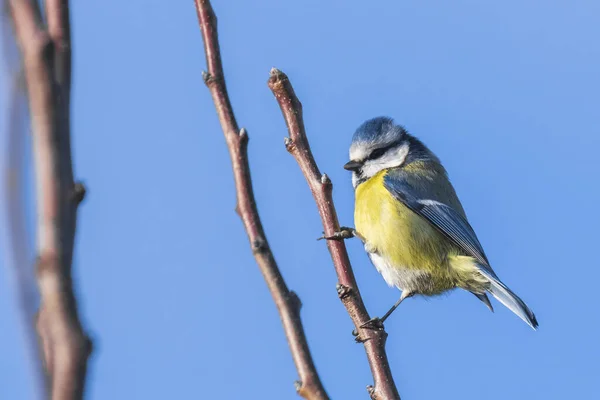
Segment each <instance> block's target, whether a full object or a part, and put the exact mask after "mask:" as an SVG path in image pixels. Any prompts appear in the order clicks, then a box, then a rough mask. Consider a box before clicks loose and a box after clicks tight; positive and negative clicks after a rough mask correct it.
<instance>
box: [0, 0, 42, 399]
mask: <svg viewBox="0 0 600 400" xmlns="http://www.w3.org/2000/svg"><path fill="white" fill-rule="evenodd" d="M1 25H2V29H1V32H0V34H1V35H2V47H3V49H4V54H3V58H4V61H5V63H4V68H5V74H4V77H3V78H5V79H3V81H4V80H6V82H2V83H0V86H2V87H3V88H4V87H6V88H7V90H6V93H7V94H8V98H7V107H6V114H5V115H6V116H7V118H6V125H4V124H3V126H2V127H0V132H1V133H0V136H1V138H0V140H2V141H3V142H4V143H3V145H4V147H3V146H2V145H0V148H2V147H3V150H4V154H3V155H2V156H0V160H1V161H0V163H1V164H2V166H1V167H0V170H1V171H0V174H1V176H0V181H1V182H2V187H1V188H0V193H2V194H1V195H0V204H2V214H3V215H2V216H0V221H1V222H0V230H1V231H2V234H1V235H0V236H1V238H2V243H1V244H0V246H1V247H3V249H4V251H3V253H4V256H5V259H4V260H5V265H6V267H7V270H8V272H9V275H11V277H12V278H13V282H14V284H13V287H14V291H15V295H16V300H17V303H18V308H19V314H20V317H21V318H20V325H21V331H22V332H23V337H24V339H25V340H24V342H25V343H26V345H27V346H26V347H27V348H26V349H25V353H26V355H27V359H28V364H29V372H30V374H31V383H32V384H31V390H32V395H33V398H35V399H42V398H44V396H43V393H44V389H45V381H44V373H43V368H42V361H41V360H42V353H41V349H40V346H39V342H38V335H37V333H36V330H35V326H34V324H32V323H31V322H32V321H34V319H35V315H36V314H37V307H38V303H39V295H38V291H37V285H36V281H35V272H34V270H33V268H32V266H33V260H32V253H33V249H32V241H31V240H30V238H29V235H28V233H27V222H26V204H27V202H26V200H25V182H26V177H25V175H26V173H25V164H24V162H23V161H24V158H25V154H26V153H25V149H26V143H27V141H26V136H25V134H26V132H27V131H28V128H29V127H28V124H27V119H28V115H27V92H26V87H25V77H24V70H23V62H22V59H21V56H20V54H19V50H18V48H17V44H16V41H15V37H14V32H13V29H12V24H11V21H10V16H9V14H8V1H7V0H3V1H2V23H1ZM2 111H4V110H2Z"/></svg>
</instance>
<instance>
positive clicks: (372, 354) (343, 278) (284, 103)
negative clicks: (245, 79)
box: [268, 68, 400, 400]
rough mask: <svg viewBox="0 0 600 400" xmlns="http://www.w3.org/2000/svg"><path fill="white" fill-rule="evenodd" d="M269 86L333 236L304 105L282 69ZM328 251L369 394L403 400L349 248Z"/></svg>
mask: <svg viewBox="0 0 600 400" xmlns="http://www.w3.org/2000/svg"><path fill="white" fill-rule="evenodd" d="M268 85H269V88H270V89H271V91H272V92H273V94H274V95H275V98H276V99H277V102H278V103H279V107H280V108H281V111H282V113H283V117H284V119H285V123H286V125H287V128H288V131H289V134H290V137H289V138H286V141H285V146H286V148H287V150H288V151H289V152H290V153H291V154H292V155H293V156H294V158H295V159H296V162H297V163H298V165H299V166H300V169H301V170H302V173H303V174H304V177H305V178H306V181H307V182H308V186H309V187H310V190H311V192H312V194H313V197H314V198H315V202H316V203H317V208H318V210H319V215H320V216H321V221H322V222H323V228H324V230H325V236H332V235H333V234H334V233H335V232H337V231H338V230H339V229H340V226H339V222H338V217H337V213H336V211H335V206H334V204H333V198H332V189H333V187H332V184H331V180H330V179H329V177H327V175H325V174H323V175H321V173H320V172H319V167H318V166H317V163H316V162H315V159H314V158H313V155H312V152H311V150H310V146H309V144H308V139H307V137H306V131H305V129H304V120H303V118H302V103H300V100H298V97H296V93H295V92H294V89H293V87H292V84H291V83H290V81H289V79H288V77H287V76H286V75H285V74H284V73H283V72H281V71H279V70H278V69H275V68H273V69H272V70H271V74H270V77H269V81H268ZM327 247H328V248H329V253H330V254H331V258H332V260H333V264H334V267H335V272H336V273H337V276H338V281H339V282H338V285H337V290H338V295H339V297H340V299H341V300H342V303H343V304H344V306H345V307H346V310H347V311H348V314H350V318H352V322H353V323H354V326H355V327H356V331H355V332H358V335H357V337H356V340H357V341H358V342H362V343H363V344H364V346H365V351H366V353H367V359H368V360H369V366H370V367H371V373H372V374H373V379H374V385H373V386H370V385H369V386H367V390H368V391H369V394H370V396H371V398H372V399H376V400H384V399H385V400H391V399H399V398H400V396H399V394H398V389H396V385H395V383H394V378H393V377H392V372H391V370H390V365H389V363H388V358H387V354H386V352H385V341H386V338H387V333H386V332H385V331H384V330H383V329H382V330H375V329H368V328H361V326H362V325H363V324H364V323H366V322H367V321H369V320H370V319H371V318H370V316H369V313H368V312H367V309H366V308H365V305H364V303H363V301H362V298H361V296H360V292H359V290H358V286H357V284H356V279H355V278H354V272H353V271H352V266H351V265H350V259H349V258H348V252H347V251H346V245H345V244H344V242H343V241H341V240H328V241H327Z"/></svg>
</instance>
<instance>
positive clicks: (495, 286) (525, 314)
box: [480, 269, 538, 330]
mask: <svg viewBox="0 0 600 400" xmlns="http://www.w3.org/2000/svg"><path fill="white" fill-rule="evenodd" d="M480 272H481V273H482V274H483V275H484V276H485V277H486V278H487V279H488V280H489V281H490V287H489V289H488V291H489V292H490V294H491V295H492V296H494V297H495V298H496V299H497V300H498V301H499V302H500V303H502V304H504V305H505V306H506V307H508V309H509V310H511V311H512V312H514V313H515V314H517V316H519V318H521V319H522V320H523V321H525V322H526V323H527V324H528V325H529V326H531V327H532V328H533V329H534V330H535V329H536V328H537V327H538V322H537V319H536V318H535V314H534V313H533V311H531V310H530V309H529V307H527V304H525V302H524V301H523V300H521V299H520V298H519V296H517V295H516V294H514V293H513V291H512V290H510V289H509V288H508V287H507V286H506V285H505V284H504V283H502V281H500V279H498V277H497V276H496V274H494V273H491V274H490V273H489V272H488V271H486V270H484V269H480Z"/></svg>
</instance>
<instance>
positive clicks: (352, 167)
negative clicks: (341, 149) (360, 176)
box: [344, 160, 363, 171]
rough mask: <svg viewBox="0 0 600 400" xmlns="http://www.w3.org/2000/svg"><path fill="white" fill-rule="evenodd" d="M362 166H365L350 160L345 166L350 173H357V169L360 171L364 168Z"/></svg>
mask: <svg viewBox="0 0 600 400" xmlns="http://www.w3.org/2000/svg"><path fill="white" fill-rule="evenodd" d="M362 166H363V163H361V162H358V161H354V160H350V161H348V162H347V163H346V164H344V169H346V170H348V171H356V170H357V169H360V167H362Z"/></svg>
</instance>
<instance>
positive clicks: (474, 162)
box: [0, 0, 600, 400]
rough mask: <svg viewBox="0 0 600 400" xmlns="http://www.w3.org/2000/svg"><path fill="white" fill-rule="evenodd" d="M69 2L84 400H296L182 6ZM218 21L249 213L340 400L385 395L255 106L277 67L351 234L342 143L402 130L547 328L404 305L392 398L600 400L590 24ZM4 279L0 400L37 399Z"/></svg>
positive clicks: (363, 264)
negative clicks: (82, 193) (434, 163)
mask: <svg viewBox="0 0 600 400" xmlns="http://www.w3.org/2000/svg"><path fill="white" fill-rule="evenodd" d="M72 3H73V5H72V17H73V35H74V38H73V39H74V41H73V46H74V67H73V68H74V74H73V98H72V101H73V108H72V111H73V119H72V125H73V135H74V137H73V142H74V161H75V171H76V174H77V176H78V177H80V178H81V179H82V180H84V181H85V183H86V184H87V186H88V189H89V192H88V194H89V196H88V197H87V198H86V200H85V203H84V204H83V205H82V207H81V209H80V217H79V218H80V219H79V221H80V225H79V231H78V237H77V248H76V256H75V279H76V282H77V293H78V295H79V300H80V307H81V313H82V317H83V320H84V322H85V325H86V327H87V329H88V330H89V332H91V334H92V336H93V338H94V341H95V351H94V354H93V357H92V359H91V360H90V369H89V383H88V389H87V390H88V396H87V398H89V399H92V400H95V399H98V400H100V399H167V398H168V399H187V398H221V399H232V400H237V399H254V398H261V399H274V400H276V399H293V398H295V397H296V395H295V393H294V389H293V381H294V380H295V379H297V374H296V372H295V369H294V366H293V363H292V360H291V357H290V355H289V352H288V348H287V344H286V342H285V338H284V335H283V331H282V329H281V326H280V322H279V318H278V315H277V312H276V310H275V307H274V305H273V303H272V301H271V299H270V295H269V293H268V291H267V289H266V285H265V284H264V282H263V280H262V277H261V275H260V273H259V271H258V269H257V267H256V264H255V263H254V260H253V258H252V254H251V252H250V250H249V247H248V243H247V239H246V236H245V232H244V230H243V228H242V225H241V223H240V221H239V220H238V217H237V215H236V214H235V213H234V212H233V208H234V202H235V195H234V188H233V183H232V182H233V181H232V175H231V168H230V163H229V158H228V154H227V150H226V147H225V143H224V140H223V137H222V133H221V129H220V126H219V124H218V121H217V118H216V114H215V111H214V108H213V104H212V101H211V98H210V96H209V93H208V91H207V89H206V88H205V87H204V84H203V83H202V79H201V71H202V70H203V69H204V68H205V61H204V54H203V51H202V41H201V36H200V32H199V29H198V25H197V20H196V14H195V10H194V6H193V1H191V0H188V1H182V2H159V1H150V0H146V1H139V0H135V1H134V0H131V1H127V2H122V1H115V0H111V1H105V2H102V3H94V2H72ZM214 7H215V9H216V12H217V14H218V17H219V29H220V38H221V48H222V52H223V58H224V63H225V72H226V76H227V82H228V86H229V91H230V95H231V98H232V101H233V104H234V109H235V112H236V115H237V118H238V121H239V123H240V125H241V126H244V127H246V128H247V129H248V131H249V134H250V145H249V152H250V163H251V169H252V174H253V178H254V187H255V193H256V196H257V202H258V208H259V210H260V211H261V216H262V219H263V223H264V225H265V228H266V231H267V235H268V238H269V240H270V243H271V246H272V248H273V250H274V252H275V257H276V259H277V261H278V262H279V264H280V267H281V270H282V272H283V274H284V276H285V278H286V280H287V283H288V285H289V286H290V288H292V289H293V290H295V291H296V292H297V293H298V294H299V296H300V297H301V299H302V302H303V304H304V307H303V309H302V318H303V321H304V324H305V328H306V331H307V335H308V339H309V343H310V346H311V349H312V351H313V354H314V357H315V360H316V364H317V366H318V370H319V372H320V374H321V377H322V379H323V381H324V383H325V386H326V388H327V390H328V392H329V394H330V395H331V396H332V398H335V399H364V398H366V396H367V395H366V392H365V386H366V385H367V384H370V383H372V380H371V376H370V373H369V369H368V365H367V362H366V359H365V355H364V351H363V348H362V346H360V345H357V344H355V343H354V341H353V339H352V336H351V335H350V332H351V330H352V325H351V322H350V319H349V317H348V315H347V314H346V312H345V310H344V308H343V307H342V305H341V303H340V302H339V300H338V298H337V296H336V292H335V284H336V277H335V273H334V270H333V267H332V265H331V262H330V258H329V255H328V253H327V250H326V247H325V244H324V243H323V242H317V241H316V240H315V238H316V237H317V236H319V235H320V233H321V225H320V221H319V217H318V214H317V212H316V208H315V205H314V202H313V199H312V197H311V196H310V192H309V190H308V188H307V186H306V183H305V181H304V179H303V178H302V175H301V173H300V171H299V169H298V167H297V165H296V164H295V162H294V160H293V159H292V157H291V156H289V155H288V154H287V153H286V151H285V149H284V146H283V138H284V136H286V130H285V125H284V122H283V119H282V118H281V115H280V111H279V108H278V106H277V104H276V102H275V100H274V99H273V96H272V95H271V93H270V91H269V90H268V88H267V86H266V80H267V78H268V72H269V69H270V68H271V67H273V66H276V67H278V68H280V69H282V70H283V71H285V72H286V73H287V74H288V75H289V76H290V79H291V80H292V82H293V84H294V86H295V88H296V92H297V94H298V96H299V97H300V99H301V101H302V102H303V104H304V115H305V122H306V126H307V132H308V135H309V139H310V142H311V145H312V148H313V152H314V155H315V157H316V159H317V162H318V163H319V166H320V168H321V170H322V171H323V172H326V173H327V174H329V176H330V177H331V178H332V180H333V183H334V198H335V201H336V205H337V208H338V213H339V215H340V219H341V221H342V222H343V223H344V224H346V225H348V224H351V223H352V210H353V191H352V187H351V183H350V176H349V174H348V173H347V171H344V170H343V169H342V165H343V164H344V162H345V161H347V149H348V146H349V143H350V139H351V135H352V133H353V131H354V129H355V128H356V127H357V126H358V125H359V124H360V123H361V122H362V121H363V120H365V119H367V118H371V117H374V116H377V115H389V116H392V117H394V118H395V119H396V121H397V122H399V123H402V124H404V125H405V126H406V127H407V129H408V130H409V131H410V132H411V133H413V134H414V135H416V136H417V137H419V138H420V139H422V140H423V141H424V142H425V143H426V144H427V145H428V146H429V147H430V148H431V149H432V150H433V151H434V152H436V154H437V155H438V156H439V157H440V158H441V159H442V161H443V162H444V164H445V165H446V167H447V169H448V171H449V173H450V177H451V179H452V182H453V183H454V185H455V187H456V189H457V191H458V194H459V196H460V198H461V200H462V202H463V205H464V206H465V209H466V211H467V214H468V215H469V218H470V221H471V223H472V225H473V226H474V228H475V230H476V231H477V233H478V235H479V238H480V240H481V242H482V244H483V246H484V248H485V250H486V253H487V255H488V257H489V259H490V261H491V263H492V265H493V266H494V268H495V269H496V271H497V272H498V274H499V276H500V277H501V278H502V279H503V280H504V281H505V282H506V283H507V284H508V285H509V286H510V287H511V288H512V289H513V290H514V291H515V292H517V293H518V294H519V295H520V296H521V297H523V299H524V300H525V301H526V302H527V303H528V304H529V305H530V306H531V308H532V309H533V310H534V311H535V312H536V315H537V316H538V320H539V322H540V329H539V331H537V332H534V331H532V330H531V329H530V328H529V327H527V325H526V324H524V323H523V322H522V321H520V320H519V319H518V318H517V317H516V316H514V315H512V313H510V311H508V310H507V309H505V308H503V307H502V306H501V305H500V304H499V303H497V302H494V305H495V306H496V307H495V308H496V312H495V313H494V314H492V313H490V312H489V311H488V310H487V308H486V307H485V306H484V305H482V304H481V303H479V302H478V301H477V299H476V298H474V297H473V296H472V295H470V294H468V293H462V292H454V293H451V294H450V295H448V296H443V297H441V298H435V299H431V300H429V301H426V300H423V299H422V298H417V299H410V300H407V301H406V302H405V303H403V304H402V306H401V307H400V309H399V310H398V311H397V312H396V313H395V314H394V315H393V317H392V318H391V319H390V320H389V322H387V323H386V327H387V330H388V332H389V334H390V336H389V339H388V346H387V349H388V354H389V358H390V360H391V364H392V368H393V372H394V376H395V378H396V382H397V384H398V387H399V389H400V392H401V394H402V396H403V399H433V398H450V399H458V398H460V399H481V398H485V399H490V400H494V399H506V398H509V399H516V400H518V399H532V398H545V399H563V398H574V399H576V398H594V397H596V396H598V387H597V378H598V373H599V371H598V366H597V360H598V358H599V357H600V344H599V342H598V337H600V317H599V314H598V310H597V302H598V300H597V296H596V293H595V289H596V286H597V285H596V284H595V283H594V282H596V281H597V280H598V279H600V268H598V260H597V256H596V253H597V252H596V247H597V246H598V243H597V237H598V234H597V231H596V229H595V226H596V225H597V224H598V223H599V222H600V221H599V217H598V212H597V211H596V207H595V204H594V203H595V201H596V200H597V199H598V196H599V194H600V189H599V185H598V173H599V172H600V168H599V167H600V165H599V164H600V162H599V161H598V155H597V152H598V146H599V145H600V125H599V123H598V119H597V116H598V110H599V109H600V75H599V74H598V71H599V70H600V49H599V47H598V43H597V38H598V37H600V25H598V23H597V21H598V17H599V15H600V4H599V3H598V2H596V1H591V0H588V1H570V2H566V1H564V2H548V1H532V0H527V1H514V0H509V1H503V2H481V1H475V0H471V1H467V0H457V1H452V2H448V1H441V0H438V1H426V2H422V1H372V2H359V1H317V0H306V1H302V2H288V1H275V0H270V1H267V0H256V1H252V2H249V1H237V2H233V3H232V2H225V1H218V0H215V1H214ZM2 92H4V90H2ZM1 101H2V103H0V105H1V106H2V107H1V108H0V110H4V108H5V100H4V93H2V100H1ZM4 115H5V114H2V118H3V121H4ZM348 248H349V252H350V256H351V259H352V262H353V265H354V269H355V273H356V275H357V279H358V282H359V285H360V288H361V290H362V293H363V297H364V299H365V302H366V304H367V307H368V309H369V311H370V312H371V313H372V314H374V315H377V314H383V313H384V312H385V311H386V310H387V309H388V307H389V306H390V305H391V304H392V303H393V302H394V301H395V300H396V299H397V297H398V295H399V293H398V291H397V290H395V289H390V288H388V287H387V286H386V284H385V283H384V281H383V279H382V278H381V277H380V276H379V275H378V273H377V272H376V271H375V269H374V268H373V267H372V266H371V264H370V263H369V261H368V258H367V256H366V255H365V254H364V251H363V249H362V246H361V245H360V244H359V243H358V242H349V243H348ZM0 271H1V273H0V293H1V296H0V326H2V329H0V354H2V357H0V398H2V399H16V400H18V399H28V398H29V396H31V393H32V392H31V389H30V384H29V380H28V379H29V378H28V376H27V365H26V357H25V351H24V350H23V340H22V338H21V337H20V334H21V333H20V332H21V331H20V330H19V328H18V316H17V314H16V312H15V301H14V295H13V289H12V287H11V286H10V284H9V279H8V273H7V270H6V268H2V269H0Z"/></svg>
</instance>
